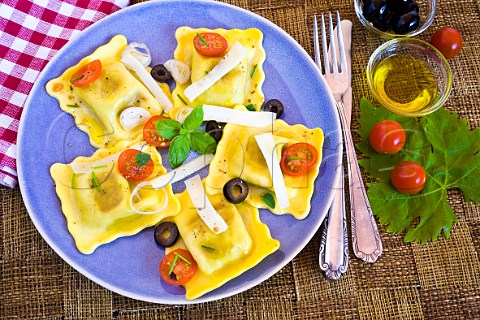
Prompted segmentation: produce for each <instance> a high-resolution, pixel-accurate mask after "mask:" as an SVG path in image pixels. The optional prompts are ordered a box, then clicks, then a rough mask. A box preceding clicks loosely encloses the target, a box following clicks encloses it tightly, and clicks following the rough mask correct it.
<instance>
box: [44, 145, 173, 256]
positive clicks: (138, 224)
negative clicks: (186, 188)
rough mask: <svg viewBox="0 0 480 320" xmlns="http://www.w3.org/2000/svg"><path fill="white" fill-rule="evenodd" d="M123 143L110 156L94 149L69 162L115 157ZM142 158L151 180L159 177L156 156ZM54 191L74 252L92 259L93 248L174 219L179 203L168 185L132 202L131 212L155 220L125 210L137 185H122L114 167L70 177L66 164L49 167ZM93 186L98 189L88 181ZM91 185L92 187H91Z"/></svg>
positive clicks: (153, 151) (142, 193)
mask: <svg viewBox="0 0 480 320" xmlns="http://www.w3.org/2000/svg"><path fill="white" fill-rule="evenodd" d="M125 144H126V143H120V144H118V145H117V147H119V148H118V149H115V150H107V149H99V150H97V151H96V152H95V153H94V154H93V155H92V156H91V157H77V158H76V159H75V160H74V161H73V162H79V163H84V162H87V163H88V162H93V161H97V160H99V159H102V158H105V157H108V156H110V155H112V154H113V153H116V152H120V151H121V150H122V149H121V148H120V147H123V146H124V145H125ZM142 152H148V153H150V155H151V158H152V160H153V162H154V164H155V169H154V172H153V173H152V175H151V177H150V178H151V179H153V178H156V177H157V176H159V175H162V174H165V173H166V172H167V170H166V169H165V168H164V167H163V166H162V164H161V163H162V162H161V156H160V154H159V153H158V151H157V150H156V149H155V148H154V147H148V148H146V149H145V150H142ZM50 174H51V176H52V178H53V180H54V181H55V188H56V192H57V195H58V197H59V198H60V201H61V203H62V211H63V214H64V215H65V217H66V219H67V224H68V230H69V232H70V234H71V235H72V236H73V238H74V240H75V244H76V246H77V248H78V250H79V251H80V252H82V253H84V254H90V253H92V252H93V251H94V250H95V249H96V248H97V247H98V246H100V245H102V244H105V243H108V242H111V241H113V240H115V239H117V238H119V237H123V236H130V235H134V234H136V233H138V232H140V231H141V230H142V229H144V228H147V227H150V226H153V225H155V224H156V223H158V222H159V221H160V220H162V219H164V218H167V217H172V216H175V215H176V214H178V213H179V210H180V203H179V202H178V200H177V198H176V197H175V196H174V194H173V192H172V187H171V186H170V185H168V186H166V187H165V188H164V189H159V190H154V189H151V188H147V187H145V188H142V189H140V191H139V196H140V199H136V200H135V199H134V206H135V208H136V209H137V210H140V211H156V210H158V209H160V208H163V209H161V210H160V211H159V212H157V213H155V214H138V213H136V212H134V211H133V210H132V208H131V206H130V203H129V199H130V196H131V192H132V190H133V189H134V188H135V186H136V185H137V183H135V182H132V181H129V180H127V179H125V178H124V177H123V176H122V175H121V174H120V172H119V171H118V167H117V164H116V162H112V163H109V164H107V165H101V166H96V167H95V166H94V167H93V169H92V171H91V172H89V173H84V174H74V172H73V170H72V167H71V165H70V164H61V163H55V164H53V165H52V166H51V167H50ZM94 179H96V180H97V181H98V186H97V185H96V183H95V182H94V181H93V180H94ZM92 185H93V187H92Z"/></svg>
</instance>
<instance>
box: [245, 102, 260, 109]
mask: <svg viewBox="0 0 480 320" xmlns="http://www.w3.org/2000/svg"><path fill="white" fill-rule="evenodd" d="M245 108H247V110H248V111H257V109H256V108H255V106H254V105H253V104H252V103H249V104H247V105H246V106H245Z"/></svg>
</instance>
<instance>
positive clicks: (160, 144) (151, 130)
mask: <svg viewBox="0 0 480 320" xmlns="http://www.w3.org/2000/svg"><path fill="white" fill-rule="evenodd" d="M159 119H168V118H167V117H165V116H153V117H151V118H150V119H149V120H148V121H147V123H146V124H145V126H144V127H143V140H145V141H146V142H147V143H148V144H149V145H152V146H154V147H157V148H162V149H165V148H168V146H170V140H167V139H165V138H164V137H162V136H161V135H159V134H158V132H157V129H155V124H156V123H157V120H159Z"/></svg>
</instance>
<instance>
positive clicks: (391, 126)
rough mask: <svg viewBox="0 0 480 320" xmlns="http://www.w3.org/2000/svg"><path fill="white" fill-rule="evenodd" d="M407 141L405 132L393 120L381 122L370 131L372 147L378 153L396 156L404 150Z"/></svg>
mask: <svg viewBox="0 0 480 320" xmlns="http://www.w3.org/2000/svg"><path fill="white" fill-rule="evenodd" d="M405 140H406V135H405V130H404V129H403V127H402V125H401V124H400V123H398V122H396V121H393V120H383V121H380V122H378V123H377V124H375V125H374V126H373V127H372V130H370V135H369V141H370V146H371V147H372V149H373V150H375V151H376V152H378V153H385V154H395V153H397V152H399V151H400V150H401V149H402V148H403V146H404V145H405Z"/></svg>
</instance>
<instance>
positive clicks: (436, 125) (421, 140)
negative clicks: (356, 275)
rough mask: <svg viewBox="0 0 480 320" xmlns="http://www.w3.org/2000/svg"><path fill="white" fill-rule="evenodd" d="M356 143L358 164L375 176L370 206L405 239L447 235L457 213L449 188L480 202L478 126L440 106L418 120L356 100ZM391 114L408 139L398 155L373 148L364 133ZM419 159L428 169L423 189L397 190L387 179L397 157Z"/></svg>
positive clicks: (370, 192) (479, 138)
mask: <svg viewBox="0 0 480 320" xmlns="http://www.w3.org/2000/svg"><path fill="white" fill-rule="evenodd" d="M360 110H361V114H360V118H359V122H360V129H359V130H358V133H359V135H360V136H361V137H362V142H360V143H358V144H357V148H358V149H359V150H360V151H361V152H362V153H363V159H361V160H360V161H359V163H360V165H361V166H362V167H363V168H364V169H365V170H366V171H367V173H368V175H369V176H370V177H371V178H374V179H375V181H374V182H372V183H369V184H368V197H369V199H370V205H371V207H372V211H373V212H374V214H375V215H377V216H378V218H379V220H380V222H381V223H383V224H387V225H388V229H387V231H388V232H392V233H401V232H404V231H406V234H405V238H404V240H405V241H407V242H421V243H426V242H427V241H431V240H436V239H437V238H438V237H439V236H440V235H441V234H442V233H443V235H445V237H449V236H450V230H451V229H452V225H453V223H454V222H456V221H457V217H456V215H455V213H454V211H453V210H452V208H451V207H450V205H449V203H448V201H447V190H448V189H451V188H458V189H460V190H461V192H462V193H463V196H464V198H465V200H466V201H473V202H474V203H476V204H480V179H479V178H478V177H479V176H480V144H479V143H478V141H480V129H479V128H477V129H475V130H470V128H469V126H468V124H467V122H466V120H465V119H459V118H458V116H457V114H456V113H450V112H448V111H447V110H445V109H443V108H441V109H439V110H437V111H436V112H434V113H432V114H430V115H428V116H424V117H422V118H420V119H417V118H408V117H401V116H397V115H394V114H392V113H390V112H389V111H387V110H386V109H383V108H375V107H374V106H373V105H372V104H371V103H370V102H369V101H368V100H366V99H362V101H361V104H360ZM384 119H392V120H395V121H397V122H399V123H400V124H402V126H403V127H404V128H405V131H406V134H407V141H406V144H405V146H404V148H403V149H402V150H401V151H400V152H399V153H398V154H396V155H389V156H387V155H382V154H378V153H376V152H375V151H373V150H372V149H371V148H370V146H369V142H368V135H369V132H370V129H371V128H372V127H373V125H374V124H375V123H377V122H379V121H381V120H384ZM404 160H412V161H416V162H418V163H420V164H421V165H422V166H423V167H424V168H425V171H426V172H427V182H426V184H425V188H424V189H423V190H422V191H421V192H420V193H417V194H414V195H405V194H401V193H399V192H397V191H396V190H395V189H394V188H393V187H392V186H391V183H390V172H391V170H392V169H393V167H394V166H395V165H396V164H397V163H398V162H400V161H404Z"/></svg>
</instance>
